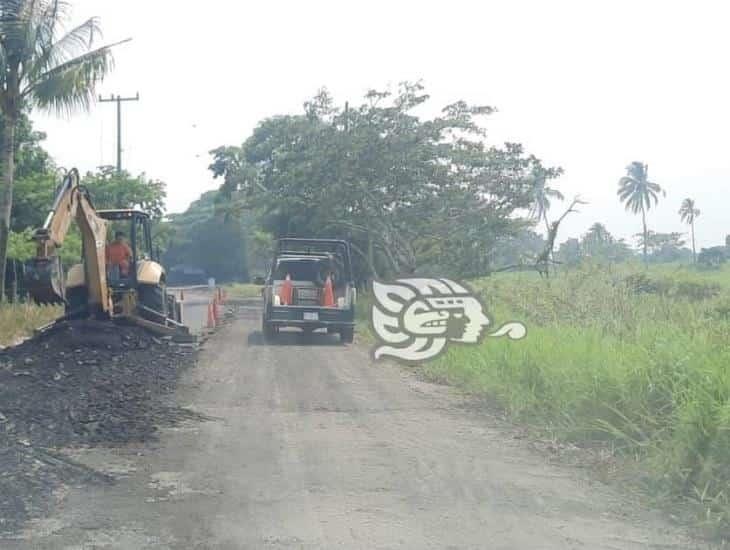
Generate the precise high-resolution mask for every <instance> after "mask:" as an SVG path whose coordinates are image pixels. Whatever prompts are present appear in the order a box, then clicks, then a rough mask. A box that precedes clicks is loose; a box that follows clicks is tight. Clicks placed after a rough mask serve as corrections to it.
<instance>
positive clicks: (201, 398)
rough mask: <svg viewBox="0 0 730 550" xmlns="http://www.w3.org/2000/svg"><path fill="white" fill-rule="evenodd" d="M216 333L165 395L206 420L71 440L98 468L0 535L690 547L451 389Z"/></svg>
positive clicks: (75, 542) (322, 354) (294, 346)
mask: <svg viewBox="0 0 730 550" xmlns="http://www.w3.org/2000/svg"><path fill="white" fill-rule="evenodd" d="M243 317H244V318H241V319H239V320H237V321H236V322H234V323H233V324H231V325H229V326H227V327H225V328H223V329H222V331H221V332H220V333H218V334H217V335H215V336H214V337H213V338H212V339H211V340H209V341H208V343H207V345H206V350H205V351H203V353H202V358H201V362H200V364H199V365H198V367H197V368H195V369H192V370H191V371H189V372H188V373H187V374H186V377H187V378H186V379H185V380H184V384H183V386H182V387H181V388H180V390H179V391H178V395H177V396H176V399H177V401H178V403H179V404H181V405H183V406H188V407H190V408H192V409H194V410H196V411H198V412H200V413H203V414H204V415H207V416H208V417H210V420H209V421H206V422H202V423H196V422H190V423H188V424H185V425H183V426H179V427H177V428H170V429H166V430H164V431H163V435H162V438H161V440H160V441H159V442H158V443H156V444H154V445H150V444H147V445H139V446H134V447H124V448H121V449H119V448H111V449H106V450H100V449H92V450H86V451H84V450H75V451H73V452H72V453H71V454H72V455H73V456H74V457H75V458H77V459H78V460H80V461H82V462H84V463H86V464H88V465H90V466H92V467H94V468H98V469H101V470H104V471H106V472H108V473H111V474H112V475H114V476H115V477H116V478H117V479H118V481H117V483H115V484H113V485H111V486H98V487H91V488H89V487H84V488H78V489H71V490H70V491H69V492H68V494H66V495H63V496H64V498H63V500H62V502H61V503H60V504H59V505H58V507H57V510H56V513H55V515H54V516H52V517H50V518H48V519H47V520H44V521H41V522H36V523H34V524H33V525H30V526H29V527H28V529H27V530H26V533H25V534H24V538H21V539H16V540H6V541H0V547H2V548H11V549H12V548H34V549H36V548H54V549H55V548H69V549H70V548H129V549H135V550H137V549H143V548H155V549H157V548H175V549H177V548H200V549H208V548H210V549H241V548H251V549H260V548H261V549H266V548H273V549H277V548H278V549H300V548H301V549H311V548H325V549H329V548H348V549H349V548H357V549H367V550H371V549H380V548H383V549H386V548H388V549H389V548H407V549H430V548H433V549H445V548H449V549H457V548H459V549H461V548H485V549H520V550H521V549H535V548H540V549H552V548H555V549H565V548H590V549H623V548H630V549H633V548H694V547H696V546H694V545H691V544H689V543H687V542H686V541H683V539H681V538H680V534H679V532H678V531H675V530H673V529H672V528H670V527H668V526H667V525H666V524H664V523H663V522H662V521H661V520H660V519H658V518H657V517H656V516H655V515H653V514H650V513H648V512H641V511H637V510H636V509H634V508H631V507H628V506H627V505H626V503H625V502H623V501H622V500H620V499H619V498H617V497H616V496H615V495H614V494H613V493H612V492H611V491H610V490H608V489H606V488H604V487H602V486H601V485H600V484H596V483H591V482H588V481H586V478H585V477H584V475H585V474H584V473H580V472H577V471H575V470H572V469H569V468H563V467H557V466H551V465H548V464H547V461H546V459H545V457H543V456H540V455H538V454H536V453H534V452H533V451H531V450H529V449H528V447H527V445H526V443H525V442H524V440H519V439H514V438H513V437H512V436H511V435H510V432H509V431H508V430H504V429H503V428H499V427H496V426H497V424H495V422H493V421H492V419H491V418H490V416H489V415H488V414H487V413H485V412H483V411H481V410H480V409H479V408H477V407H475V406H474V405H473V404H472V403H470V401H469V400H468V399H467V398H464V397H461V396H459V394H458V393H457V392H455V391H454V390H452V389H450V388H447V387H444V386H438V385H433V384H430V383H426V382H423V381H421V380H419V379H418V377H417V376H416V375H415V374H414V373H412V372H409V371H407V370H405V369H403V368H401V367H398V366H394V365H387V364H372V363H371V361H370V360H369V358H368V354H367V350H366V349H365V348H364V347H359V346H357V345H355V346H349V347H344V346H341V345H340V344H339V343H338V341H337V339H336V338H335V337H328V336H326V335H314V337H313V338H312V339H311V340H309V341H305V340H303V339H302V338H300V337H299V336H298V335H295V334H283V335H281V341H280V343H279V344H278V345H274V346H272V345H264V343H263V342H262V339H261V335H260V332H259V329H258V325H259V322H258V315H257V313H256V311H254V310H251V309H244V310H243Z"/></svg>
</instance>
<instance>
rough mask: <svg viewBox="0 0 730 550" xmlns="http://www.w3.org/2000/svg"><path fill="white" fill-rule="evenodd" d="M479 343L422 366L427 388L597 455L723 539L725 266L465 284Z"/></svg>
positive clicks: (727, 357) (729, 505)
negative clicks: (485, 327)
mask: <svg viewBox="0 0 730 550" xmlns="http://www.w3.org/2000/svg"><path fill="white" fill-rule="evenodd" d="M472 285H473V287H474V288H475V290H478V291H479V292H480V293H481V294H482V296H483V297H484V301H485V303H486V304H487V307H488V308H490V317H491V318H492V321H493V326H492V329H493V328H494V327H495V326H497V325H499V324H501V323H503V322H505V321H508V320H519V321H522V322H524V323H525V324H526V326H527V328H528V336H527V338H525V339H524V340H521V341H519V342H510V341H506V340H505V339H493V340H490V339H489V338H488V337H487V338H486V341H485V342H484V343H483V344H482V345H481V346H478V347H477V346H474V347H471V346H451V348H449V350H448V351H447V353H446V354H444V355H443V356H442V357H440V358H439V359H437V360H435V361H433V362H429V363H426V364H424V366H423V368H424V369H425V371H426V372H427V373H428V374H429V375H430V376H432V377H435V378H437V379H440V380H443V381H447V382H449V383H452V384H456V385H459V386H461V387H463V388H466V389H467V390H469V391H472V392H475V393H478V394H483V395H488V396H490V397H491V398H493V399H494V400H496V402H497V403H498V404H499V405H500V406H501V407H503V408H504V409H505V410H506V411H507V412H508V413H509V414H510V415H511V416H512V417H513V418H515V419H518V420H521V421H525V422H527V423H530V424H531V425H533V426H534V427H535V428H538V429H539V430H544V431H548V432H550V434H551V435H553V436H554V437H557V438H560V439H563V440H568V441H572V442H575V443H577V444H581V445H591V446H592V445H595V444H600V445H604V446H605V447H606V448H609V449H611V450H612V451H614V452H615V453H616V455H618V456H621V457H624V458H625V459H627V460H628V461H629V462H628V464H630V463H632V462H633V463H634V464H635V465H637V466H638V469H637V471H639V472H641V474H642V476H641V477H640V480H641V482H642V484H643V485H644V488H645V489H646V490H647V491H648V492H649V494H651V495H652V496H654V497H656V498H658V499H659V500H660V501H661V502H663V503H664V504H670V503H678V502H684V503H686V504H688V505H689V506H687V507H685V510H690V511H691V512H692V513H694V514H696V516H695V517H696V518H699V521H700V523H701V524H702V525H703V526H705V527H710V528H712V529H713V530H717V531H719V532H722V533H723V534H725V535H727V533H728V532H730V531H729V528H730V492H729V490H728V489H729V488H730V465H729V463H728V456H730V436H729V435H728V434H730V401H729V399H730V373H729V372H728V369H727V367H728V365H730V347H728V342H730V269H727V268H725V269H722V270H717V271H709V272H701V271H697V270H695V269H692V268H690V267H687V266H685V267H682V266H677V265H668V266H663V267H662V268H661V269H652V270H650V271H648V272H647V271H646V270H644V269H642V268H641V267H640V266H634V267H631V266H622V267H621V268H618V269H615V268H614V269H612V270H609V269H607V268H606V267H605V266H597V265H590V264H586V265H584V266H582V267H581V268H577V269H574V270H570V271H568V272H563V273H560V274H559V275H558V276H557V277H556V278H554V279H552V280H550V282H549V283H546V282H545V281H544V280H540V279H539V277H537V276H535V275H534V274H532V273H511V274H501V275H497V276H494V277H489V278H482V279H476V280H474V281H472Z"/></svg>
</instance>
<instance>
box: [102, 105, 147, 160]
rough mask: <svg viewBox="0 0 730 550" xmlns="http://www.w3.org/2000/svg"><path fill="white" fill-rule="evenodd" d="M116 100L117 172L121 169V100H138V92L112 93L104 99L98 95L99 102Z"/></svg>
mask: <svg viewBox="0 0 730 550" xmlns="http://www.w3.org/2000/svg"><path fill="white" fill-rule="evenodd" d="M112 101H116V102H117V173H118V174H119V173H121V171H122V101H139V92H137V95H136V96H134V97H122V96H120V95H117V96H115V95H114V94H112V95H111V96H109V98H107V99H104V98H103V97H101V96H99V102H100V103H110V102H112Z"/></svg>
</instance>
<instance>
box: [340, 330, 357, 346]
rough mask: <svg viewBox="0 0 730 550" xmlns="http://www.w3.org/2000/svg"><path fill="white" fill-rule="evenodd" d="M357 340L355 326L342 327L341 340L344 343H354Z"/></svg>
mask: <svg viewBox="0 0 730 550" xmlns="http://www.w3.org/2000/svg"><path fill="white" fill-rule="evenodd" d="M354 340H355V327H345V328H341V329H340V342H342V343H343V344H352V342H353V341H354Z"/></svg>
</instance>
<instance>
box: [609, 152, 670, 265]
mask: <svg viewBox="0 0 730 550" xmlns="http://www.w3.org/2000/svg"><path fill="white" fill-rule="evenodd" d="M618 185H619V189H618V196H619V199H620V200H621V202H623V203H624V205H625V206H626V210H631V211H632V212H633V213H634V214H639V213H641V223H642V226H643V238H642V240H641V243H642V251H643V255H644V263H646V262H647V261H648V248H647V247H648V243H649V237H648V228H647V225H646V213H647V211H648V210H649V209H650V208H651V207H652V206H655V205H656V204H657V203H658V202H659V195H660V194H664V191H663V190H662V188H661V186H660V185H659V184H658V183H654V182H652V181H649V165H647V164H644V163H642V162H638V161H634V162H632V163H631V164H629V165H628V166H627V167H626V175H625V176H624V177H622V178H621V179H620V180H619V182H618Z"/></svg>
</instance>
